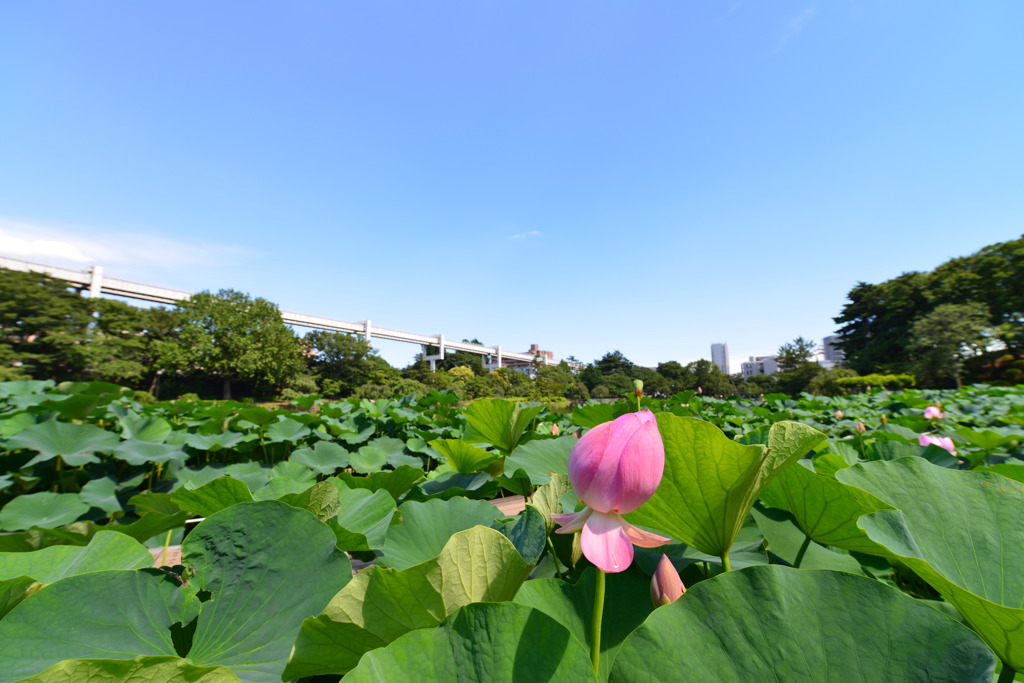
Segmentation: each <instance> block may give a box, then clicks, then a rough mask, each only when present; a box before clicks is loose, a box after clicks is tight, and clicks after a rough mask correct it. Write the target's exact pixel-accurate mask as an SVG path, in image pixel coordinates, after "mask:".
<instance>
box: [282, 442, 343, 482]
mask: <svg viewBox="0 0 1024 683" xmlns="http://www.w3.org/2000/svg"><path fill="white" fill-rule="evenodd" d="M288 460H289V462H293V463H301V464H303V465H306V466H307V467H309V468H311V469H312V470H313V471H314V472H316V473H317V474H334V473H335V472H337V471H338V470H340V469H343V468H345V467H348V465H349V452H348V451H347V450H345V448H344V447H342V446H339V445H338V444H336V443H334V442H333V441H317V442H316V443H315V444H313V446H312V447H311V448H299V449H297V450H295V451H292V454H291V455H290V456H289V457H288Z"/></svg>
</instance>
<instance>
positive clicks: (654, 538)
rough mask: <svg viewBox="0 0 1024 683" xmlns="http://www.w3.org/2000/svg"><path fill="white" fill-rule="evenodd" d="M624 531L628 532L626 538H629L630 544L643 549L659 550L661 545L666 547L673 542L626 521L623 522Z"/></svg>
mask: <svg viewBox="0 0 1024 683" xmlns="http://www.w3.org/2000/svg"><path fill="white" fill-rule="evenodd" d="M622 529H623V530H624V531H625V532H626V537H627V538H629V540H630V542H632V543H633V545H638V546H640V547H641V548H657V547H658V546H659V545H665V544H666V543H668V542H669V541H671V540H672V539H671V538H665V537H664V536H659V535H658V534H652V533H651V532H650V531H644V530H643V529H641V528H639V527H635V526H633V525H632V524H630V523H629V522H627V521H626V520H622Z"/></svg>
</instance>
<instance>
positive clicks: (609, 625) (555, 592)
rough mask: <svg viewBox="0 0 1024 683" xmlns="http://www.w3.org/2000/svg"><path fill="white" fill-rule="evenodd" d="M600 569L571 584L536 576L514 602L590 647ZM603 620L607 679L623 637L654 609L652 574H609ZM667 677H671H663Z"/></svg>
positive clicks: (603, 660)
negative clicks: (652, 602)
mask: <svg viewBox="0 0 1024 683" xmlns="http://www.w3.org/2000/svg"><path fill="white" fill-rule="evenodd" d="M596 582H597V569H595V568H594V567H587V569H586V570H584V572H583V574H582V575H580V578H579V580H577V581H576V583H575V584H571V583H569V582H567V581H562V580H561V579H534V580H532V581H527V582H526V583H525V584H523V587H522V588H520V589H519V593H518V594H516V597H515V599H514V600H513V602H515V603H517V604H520V605H525V606H527V607H532V608H534V609H536V610H539V611H541V612H544V613H545V614H547V615H548V616H549V617H551V618H552V619H554V620H555V621H557V622H558V623H560V624H561V625H562V626H564V627H565V628H567V629H569V632H570V633H571V634H572V635H573V637H574V638H575V639H576V640H577V641H578V642H579V643H580V645H582V646H583V647H584V648H585V649H586V651H587V652H589V651H590V648H591V645H592V638H593V615H594V588H595V584H596ZM605 582H606V585H605V603H604V617H603V618H602V620H601V664H600V666H601V670H600V679H601V680H602V681H605V680H608V674H609V673H610V671H611V665H612V661H613V660H614V659H615V655H616V654H617V653H618V651H619V646H620V645H621V644H622V641H623V640H624V639H625V638H626V636H628V635H629V634H630V633H632V632H633V631H634V630H635V629H636V628H637V627H638V626H640V624H642V623H643V621H644V620H645V619H646V618H647V616H648V615H649V614H650V613H651V612H652V611H653V610H654V606H653V605H652V604H651V589H650V585H651V577H650V576H648V575H646V574H644V573H643V572H641V571H639V570H637V569H635V568H634V569H630V570H628V571H625V572H619V573H615V574H607V575H606V578H605ZM664 680H666V681H668V680H673V679H672V678H668V679H664Z"/></svg>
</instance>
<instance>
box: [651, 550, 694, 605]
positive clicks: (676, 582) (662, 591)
mask: <svg viewBox="0 0 1024 683" xmlns="http://www.w3.org/2000/svg"><path fill="white" fill-rule="evenodd" d="M685 592H686V586H684V585H683V580H682V579H681V578H679V572H677V571H676V568H675V567H674V566H672V561H671V560H670V559H668V555H662V556H661V560H660V561H659V562H658V568H657V569H656V570H655V572H654V576H652V577H651V602H653V603H654V606H655V607H663V606H665V605H669V604H671V603H673V602H675V601H676V600H678V599H679V598H681V597H682V596H683V593H685Z"/></svg>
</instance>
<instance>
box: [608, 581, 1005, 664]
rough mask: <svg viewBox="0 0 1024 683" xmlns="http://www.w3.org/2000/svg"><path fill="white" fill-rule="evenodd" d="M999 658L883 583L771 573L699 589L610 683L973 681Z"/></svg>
mask: <svg viewBox="0 0 1024 683" xmlns="http://www.w3.org/2000/svg"><path fill="white" fill-rule="evenodd" d="M994 668H995V659H994V658H993V656H992V653H991V651H989V649H988V648H987V647H985V644H984V643H983V642H981V640H980V639H979V638H978V637H977V636H976V635H975V634H974V633H972V632H971V631H970V630H969V629H967V628H966V627H964V626H962V625H961V624H958V623H957V622H955V621H953V620H952V619H950V618H949V617H946V616H944V615H942V614H940V613H939V612H938V611H936V610H934V609H932V608H930V607H927V606H926V605H923V604H921V603H919V602H918V601H916V600H914V599H913V598H910V597H908V596H906V595H904V594H903V593H901V592H899V591H897V590H895V589H893V588H889V587H888V586H885V585H883V584H881V583H879V582H877V581H873V580H871V579H866V578H863V577H858V576H854V575H853V574H845V573H842V572H831V571H818V570H803V569H792V568H789V567H782V566H779V565H769V566H762V567H750V568H748V569H743V570H740V571H735V572H730V573H728V574H722V575H719V576H717V577H715V578H713V579H711V580H709V581H702V582H701V583H698V584H697V585H696V586H694V587H693V588H692V589H690V590H689V591H687V592H686V594H685V595H683V597H682V598H680V599H679V600H678V601H677V602H675V603H673V604H671V605H667V606H665V607H660V608H658V609H656V610H655V611H654V614H652V615H651V616H650V617H649V618H648V619H647V621H646V622H645V623H644V624H643V626H641V627H640V628H638V629H637V630H636V631H634V632H633V633H632V634H631V635H630V636H628V637H627V638H626V640H625V641H624V642H623V644H622V647H621V648H620V649H619V653H618V656H617V657H616V658H615V661H614V662H613V664H612V675H611V681H612V682H613V683H627V682H628V683H633V682H634V681H646V680H654V681H659V680H660V681H702V682H708V683H711V682H721V683H727V682H728V683H734V682H735V681H787V683H790V682H792V683H797V682H801V681H805V682H806V683H848V682H849V681H871V683H906V682H907V681H922V682H923V681H929V682H930V683H938V682H940V681H941V682H944V683H968V682H970V683H974V682H976V681H988V680H990V679H991V676H992V673H993V671H994Z"/></svg>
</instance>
